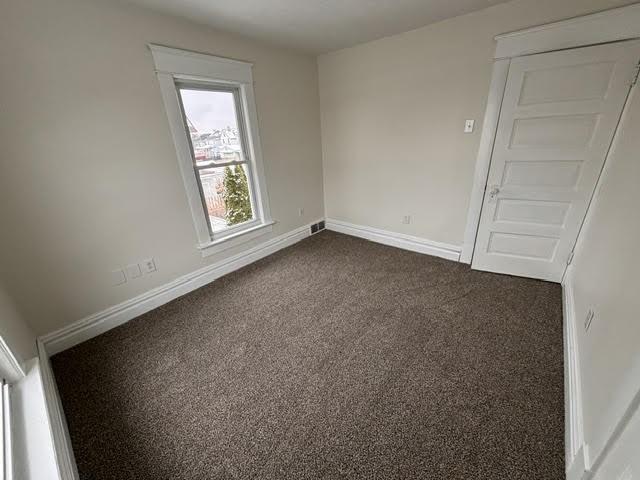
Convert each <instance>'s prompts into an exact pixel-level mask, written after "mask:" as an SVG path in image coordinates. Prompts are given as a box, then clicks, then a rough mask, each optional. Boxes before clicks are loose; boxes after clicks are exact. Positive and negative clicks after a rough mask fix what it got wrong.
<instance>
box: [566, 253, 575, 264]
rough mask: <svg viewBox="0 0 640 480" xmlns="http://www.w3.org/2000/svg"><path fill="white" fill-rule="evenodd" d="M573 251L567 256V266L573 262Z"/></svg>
mask: <svg viewBox="0 0 640 480" xmlns="http://www.w3.org/2000/svg"><path fill="white" fill-rule="evenodd" d="M573 253H574V252H573V250H571V253H570V254H569V258H567V265H571V262H573Z"/></svg>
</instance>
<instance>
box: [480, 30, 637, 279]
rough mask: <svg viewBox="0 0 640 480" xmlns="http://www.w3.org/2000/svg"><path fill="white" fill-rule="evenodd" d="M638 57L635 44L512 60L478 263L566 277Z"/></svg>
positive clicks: (545, 276)
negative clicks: (565, 271)
mask: <svg viewBox="0 0 640 480" xmlns="http://www.w3.org/2000/svg"><path fill="white" fill-rule="evenodd" d="M639 59H640V42H638V41H631V42H619V43H612V44H607V45H598V46H594V47H585V48H578V49H572V50H564V51H559V52H551V53H545V54H539V55H531V56H525V57H519V58H516V59H513V60H512V62H511V65H510V67H509V73H508V76H507V84H506V88H505V93H504V97H503V101H502V108H501V111H500V120H499V122H498V128H497V131H496V138H495V143H494V149H493V154H492V158H491V166H490V168H489V176H488V181H487V191H486V192H485V198H484V203H483V207H482V214H481V217H480V224H479V227H478V235H477V239H476V247H475V251H474V255H473V261H472V266H473V268H476V269H480V270H489V271H494V272H500V273H508V274H512V275H521V276H526V277H533V278H541V279H544V280H551V281H560V280H561V278H562V274H563V273H564V269H565V267H566V262H567V259H568V257H569V254H570V252H571V249H572V248H573V245H574V243H575V239H576V236H577V234H578V231H579V228H580V225H581V223H582V220H583V219H584V215H585V213H586V210H587V207H588V204H589V200H590V198H591V195H592V194H593V190H594V188H595V184H596V182H597V179H598V176H599V173H600V171H601V169H602V165H603V163H604V160H605V157H606V155H607V152H608V149H609V145H610V144H611V141H612V139H613V135H614V133H615V129H616V126H617V123H618V120H619V118H620V114H621V112H622V108H623V107H624V103H625V100H626V98H627V94H628V92H629V88H630V85H631V79H632V76H633V73H634V70H635V67H636V65H637V64H638V61H639Z"/></svg>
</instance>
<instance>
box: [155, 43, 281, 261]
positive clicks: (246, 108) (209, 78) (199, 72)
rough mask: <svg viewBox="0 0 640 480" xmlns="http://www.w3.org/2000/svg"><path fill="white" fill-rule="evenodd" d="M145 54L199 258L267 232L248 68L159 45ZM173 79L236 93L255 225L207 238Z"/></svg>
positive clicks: (264, 188)
mask: <svg viewBox="0 0 640 480" xmlns="http://www.w3.org/2000/svg"><path fill="white" fill-rule="evenodd" d="M149 49H150V50H151V54H152V56H153V61H154V63H155V68H156V75H157V77H158V82H159V83H160V91H161V93H162V99H163V101H164V105H165V109H166V112H167V117H168V119H169V127H170V129H171V135H172V137H173V143H174V145H175V147H176V153H177V156H178V164H179V166H180V172H181V174H182V179H183V181H184V185H185V189H186V193H187V198H188V200H189V207H190V209H191V216H192V217H193V223H194V226H195V229H196V235H197V238H198V248H199V249H200V251H201V252H202V255H203V256H208V255H212V254H214V253H218V252H220V251H222V250H226V249H227V248H230V247H233V246H235V245H239V244H241V243H244V242H246V241H248V240H250V239H251V238H255V237H257V236H260V235H263V234H266V233H268V232H270V231H271V230H272V225H273V224H274V222H273V220H272V218H271V211H270V209H269V196H268V194H267V183H266V179H265V175H264V167H263V160H262V150H261V147H260V136H259V134H258V114H257V110H256V104H255V97H254V93H253V75H252V66H253V64H251V63H248V62H242V61H239V60H231V59H228V58H222V57H215V56H212V55H205V54H202V53H196V52H190V51H186V50H178V49H175V48H168V47H163V46H159V45H149ZM176 80H182V81H189V80H191V81H198V82H210V83H217V84H221V83H227V84H229V85H233V86H236V87H238V88H239V90H240V101H241V104H242V109H243V114H244V122H245V127H246V130H247V139H246V140H247V148H248V150H249V151H248V152H247V154H248V157H249V162H248V166H249V168H250V169H251V176H252V178H253V188H254V191H255V195H254V197H255V198H253V200H254V205H253V207H254V210H255V212H254V213H255V216H256V220H255V221H252V222H247V223H248V224H247V225H246V226H245V228H239V229H235V230H233V231H230V232H222V233H221V234H220V235H219V236H218V235H214V237H213V238H212V236H211V233H210V231H209V226H208V222H207V219H206V217H205V212H204V208H203V205H202V197H201V195H200V190H199V188H198V180H197V178H196V173H195V170H194V168H193V160H192V158H191V147H190V145H189V139H188V138H187V134H186V131H185V128H184V121H183V118H182V111H181V108H180V101H179V99H178V93H177V90H176V87H175V82H176Z"/></svg>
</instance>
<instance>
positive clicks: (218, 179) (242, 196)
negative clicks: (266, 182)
mask: <svg viewBox="0 0 640 480" xmlns="http://www.w3.org/2000/svg"><path fill="white" fill-rule="evenodd" d="M197 172H198V174H199V177H200V183H201V185H202V194H203V196H204V201H205V205H206V208H205V210H206V213H207V215H208V216H209V223H210V224H211V229H212V230H213V232H220V231H222V230H225V229H227V228H229V227H233V226H235V225H240V224H242V223H245V222H248V221H250V220H253V219H254V213H253V208H252V207H251V194H250V186H249V177H248V175H247V173H248V172H247V168H246V165H233V166H227V167H216V168H206V169H202V170H198V171H197Z"/></svg>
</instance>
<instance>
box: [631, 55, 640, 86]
mask: <svg viewBox="0 0 640 480" xmlns="http://www.w3.org/2000/svg"><path fill="white" fill-rule="evenodd" d="M638 75H640V61H638V64H637V65H636V68H635V70H634V71H633V76H632V77H631V86H632V87H633V86H634V85H635V84H636V83H638Z"/></svg>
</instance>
